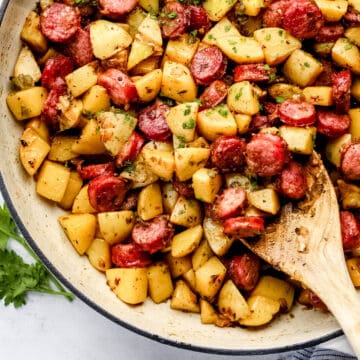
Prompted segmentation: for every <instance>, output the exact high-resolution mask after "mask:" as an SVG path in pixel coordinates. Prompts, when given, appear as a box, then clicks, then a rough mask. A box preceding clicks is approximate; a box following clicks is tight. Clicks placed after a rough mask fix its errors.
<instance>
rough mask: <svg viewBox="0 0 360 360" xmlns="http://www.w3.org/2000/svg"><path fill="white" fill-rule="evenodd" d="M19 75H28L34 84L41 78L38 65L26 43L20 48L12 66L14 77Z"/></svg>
mask: <svg viewBox="0 0 360 360" xmlns="http://www.w3.org/2000/svg"><path fill="white" fill-rule="evenodd" d="M20 75H23V76H24V75H25V76H30V77H31V78H32V80H33V82H34V84H35V83H36V82H38V81H39V80H40V79H41V71H40V67H39V65H38V63H37V62H36V59H35V56H34V55H33V53H32V52H31V50H30V49H29V48H28V47H27V46H26V45H24V46H23V47H22V48H21V50H20V53H19V56H18V58H17V60H16V64H15V68H14V77H18V76H20Z"/></svg>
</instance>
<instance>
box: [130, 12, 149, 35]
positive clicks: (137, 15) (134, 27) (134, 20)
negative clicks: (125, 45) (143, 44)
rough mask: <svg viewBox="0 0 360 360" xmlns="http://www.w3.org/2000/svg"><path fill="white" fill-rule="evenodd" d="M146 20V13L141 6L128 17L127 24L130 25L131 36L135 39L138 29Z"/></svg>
mask: <svg viewBox="0 0 360 360" xmlns="http://www.w3.org/2000/svg"><path fill="white" fill-rule="evenodd" d="M145 18H146V12H145V11H144V10H143V9H142V8H141V7H139V6H137V7H135V9H134V10H132V11H130V13H129V15H128V16H127V19H126V22H127V23H128V25H129V34H130V35H131V36H132V37H134V36H135V35H136V33H137V32H138V28H139V26H140V24H141V23H142V22H143V20H144V19H145Z"/></svg>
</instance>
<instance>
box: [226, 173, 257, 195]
mask: <svg viewBox="0 0 360 360" xmlns="http://www.w3.org/2000/svg"><path fill="white" fill-rule="evenodd" d="M225 183H226V187H228V188H229V187H236V188H239V187H240V188H242V189H244V190H247V191H254V190H256V189H257V183H256V179H255V181H254V179H251V178H250V177H248V176H245V175H243V174H240V173H229V174H226V175H225Z"/></svg>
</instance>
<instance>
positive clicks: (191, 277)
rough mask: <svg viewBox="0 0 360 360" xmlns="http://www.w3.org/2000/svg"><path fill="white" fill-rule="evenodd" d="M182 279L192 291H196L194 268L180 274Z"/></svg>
mask: <svg viewBox="0 0 360 360" xmlns="http://www.w3.org/2000/svg"><path fill="white" fill-rule="evenodd" d="M182 277H183V279H184V280H185V281H186V283H187V284H188V285H189V286H190V289H191V290H192V291H195V292H196V279H195V271H194V269H190V270H188V271H187V272H186V273H185V274H183V275H182Z"/></svg>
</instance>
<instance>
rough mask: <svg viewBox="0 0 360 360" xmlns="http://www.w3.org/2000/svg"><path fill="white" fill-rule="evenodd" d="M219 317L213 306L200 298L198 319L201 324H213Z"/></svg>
mask: <svg viewBox="0 0 360 360" xmlns="http://www.w3.org/2000/svg"><path fill="white" fill-rule="evenodd" d="M218 318H219V316H218V314H217V313H216V311H215V309H214V307H213V306H212V305H211V304H210V303H209V302H208V301H206V300H204V299H200V319H201V323H202V324H215V323H216V321H217V319H218Z"/></svg>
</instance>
